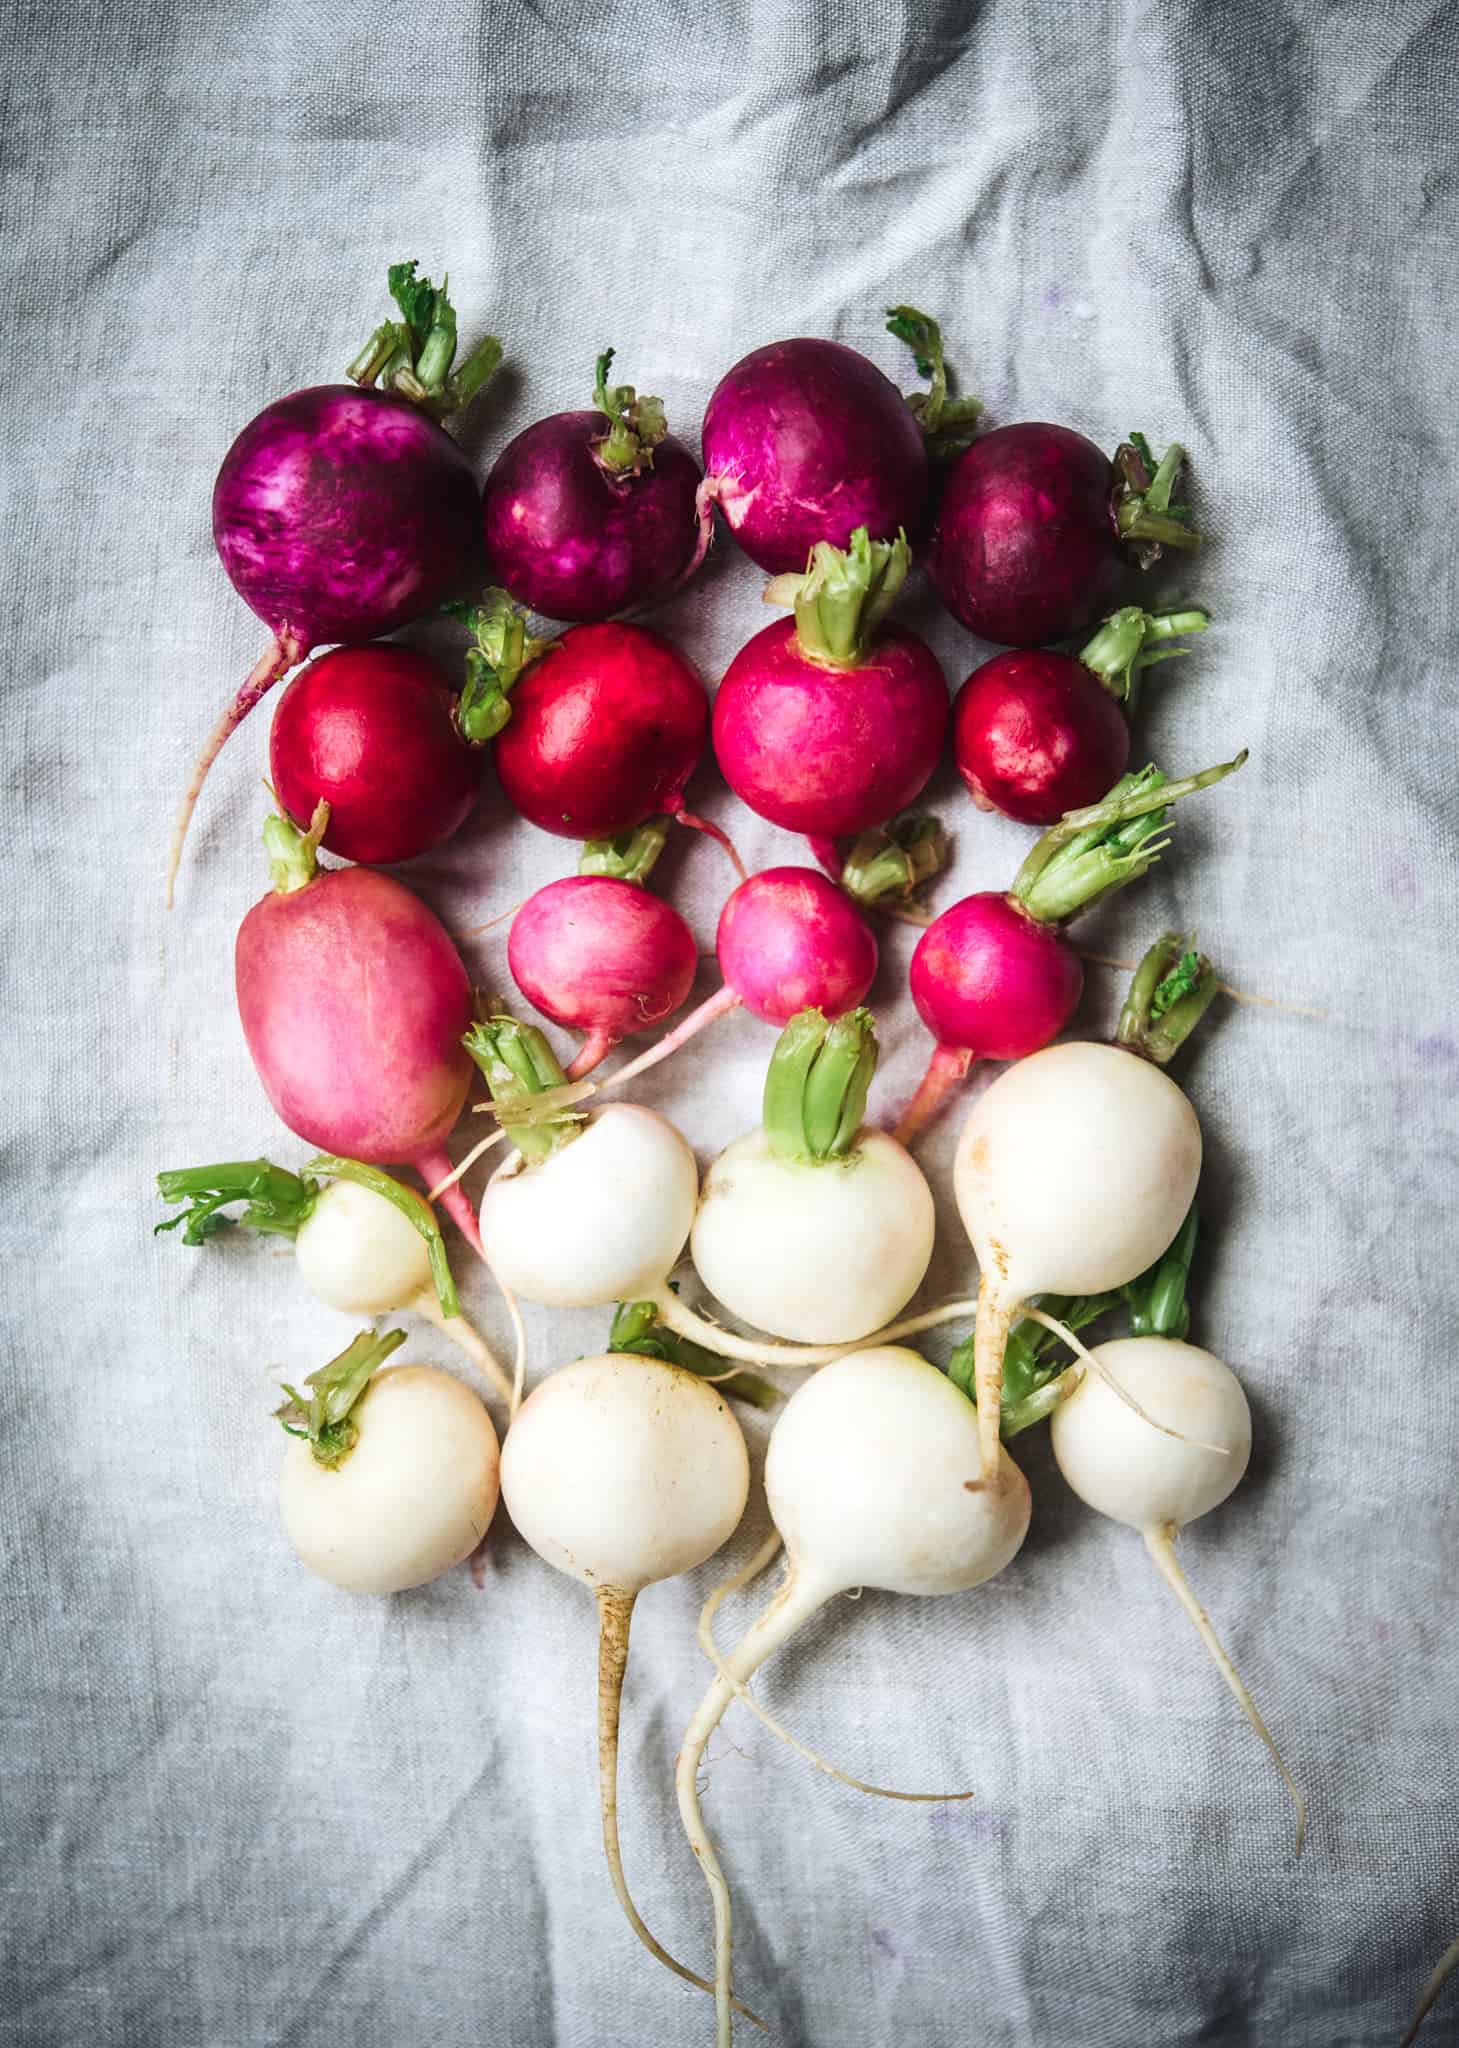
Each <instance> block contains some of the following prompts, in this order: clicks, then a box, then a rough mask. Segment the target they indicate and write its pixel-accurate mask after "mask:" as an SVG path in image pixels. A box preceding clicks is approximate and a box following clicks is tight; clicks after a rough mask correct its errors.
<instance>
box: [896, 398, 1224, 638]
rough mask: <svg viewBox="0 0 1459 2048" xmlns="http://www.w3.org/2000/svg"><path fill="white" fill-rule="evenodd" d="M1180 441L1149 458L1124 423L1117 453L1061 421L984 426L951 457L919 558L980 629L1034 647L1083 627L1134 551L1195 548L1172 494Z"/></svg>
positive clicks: (1141, 559) (1152, 554)
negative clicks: (926, 548)
mask: <svg viewBox="0 0 1459 2048" xmlns="http://www.w3.org/2000/svg"><path fill="white" fill-rule="evenodd" d="M1184 459H1185V454H1184V450H1183V449H1181V448H1180V447H1178V446H1175V445H1172V446H1171V447H1170V448H1169V449H1168V450H1167V451H1166V453H1165V456H1164V457H1163V459H1162V460H1161V461H1160V462H1159V463H1158V464H1157V463H1156V462H1155V460H1154V458H1153V456H1152V455H1151V452H1150V447H1149V444H1148V442H1147V441H1146V440H1145V438H1144V436H1143V435H1141V434H1132V435H1131V436H1130V438H1129V440H1128V441H1127V442H1125V443H1124V444H1123V446H1122V447H1121V448H1120V449H1119V451H1118V453H1117V454H1116V456H1115V459H1114V461H1113V462H1111V461H1110V459H1109V457H1108V456H1107V455H1105V454H1104V453H1103V451H1102V450H1100V449H1099V448H1096V447H1095V445H1094V443H1093V442H1092V441H1086V440H1085V438H1084V436H1083V435H1082V434H1076V433H1073V432H1071V430H1070V429H1069V428H1068V427H1055V426H1049V425H1046V424H1044V423H1042V422H1039V421H1034V420H1028V421H1024V422H1021V423H1020V424H1019V425H1017V426H1010V427H997V428H995V429H994V431H993V432H992V433H991V434H984V435H983V436H982V438H981V439H980V440H977V441H975V442H974V443H973V445H972V446H971V447H970V448H968V449H967V450H966V451H965V452H964V453H963V454H962V455H960V456H959V457H958V459H957V461H956V462H955V463H954V464H953V466H952V469H951V471H950V472H949V474H948V478H947V482H946V484H945V486H944V488H943V493H942V498H941V502H940V504H939V507H938V513H937V524H936V527H935V529H934V531H933V535H932V545H931V549H930V552H929V554H928V558H927V566H928V569H929V571H930V573H931V576H932V581H933V583H934V584H935V585H936V588H937V591H938V594H939V595H940V597H941V598H942V601H943V603H944V604H945V605H946V606H947V608H948V610H949V611H950V612H951V613H952V615H953V617H954V618H956V619H960V620H961V621H962V623H963V625H965V626H966V627H967V628H968V629H969V631H970V632H973V633H976V634H977V635H978V636H979V638H980V639H983V640H994V641H999V642H1001V643H1002V644H1003V645H1004V646H1006V647H1036V646H1040V645H1042V644H1043V643H1044V642H1045V641H1048V640H1064V639H1068V638H1069V637H1070V635H1072V634H1074V633H1079V632H1082V631H1083V630H1084V629H1085V628H1086V627H1087V626H1091V625H1093V623H1094V621H1095V620H1096V619H1097V618H1098V617H1099V616H1100V614H1101V613H1102V612H1106V611H1108V610H1109V608H1110V606H1111V605H1113V604H1116V603H1118V602H1119V599H1120V596H1121V593H1122V591H1123V588H1124V585H1125V582H1126V579H1127V577H1128V575H1129V569H1130V561H1131V558H1132V557H1133V559H1134V560H1135V561H1137V562H1138V563H1139V564H1140V566H1141V567H1142V568H1148V567H1149V566H1150V565H1151V563H1152V562H1154V561H1155V560H1156V559H1157V558H1158V556H1159V555H1160V554H1161V552H1162V550H1163V549H1165V548H1178V549H1181V550H1187V549H1191V548H1194V547H1197V546H1198V545H1199V543H1200V535H1199V534H1198V533H1197V532H1196V530H1195V528H1194V527H1193V525H1192V524H1191V520H1190V514H1189V512H1188V511H1187V509H1186V508H1185V507H1184V506H1183V505H1172V503H1171V501H1170V500H1171V492H1172V490H1173V489H1174V486H1175V481H1176V478H1177V477H1178V475H1179V473H1180V467H1181V464H1182V462H1183V461H1184Z"/></svg>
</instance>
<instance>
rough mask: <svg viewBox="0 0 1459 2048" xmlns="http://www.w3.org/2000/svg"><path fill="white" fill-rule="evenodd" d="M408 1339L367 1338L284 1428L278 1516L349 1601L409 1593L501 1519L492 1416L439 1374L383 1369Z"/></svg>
mask: <svg viewBox="0 0 1459 2048" xmlns="http://www.w3.org/2000/svg"><path fill="white" fill-rule="evenodd" d="M404 1342H405V1332H404V1331H403V1330H389V1331H386V1332H385V1333H384V1334H383V1335H382V1336H376V1335H375V1333H374V1332H373V1331H371V1330H365V1331H362V1332H361V1334H360V1335H359V1336H358V1337H356V1339H355V1341H354V1342H353V1344H351V1345H350V1346H349V1347H348V1349H347V1350H344V1351H342V1352H341V1353H340V1355H339V1357H338V1358H334V1359H331V1360H330V1362H329V1364H328V1365H326V1366H323V1367H321V1369H320V1370H319V1371H318V1372H314V1373H311V1374H310V1375H309V1377H308V1379H307V1380H305V1382H304V1386H303V1388H302V1389H301V1390H299V1391H297V1392H296V1390H295V1389H294V1388H293V1387H290V1386H288V1385H285V1387H284V1393H285V1395H286V1396H287V1399H286V1400H285V1402H284V1404H283V1406H282V1407H281V1408H279V1409H278V1410H277V1419H278V1420H279V1422H281V1423H282V1425H283V1427H284V1428H285V1429H286V1430H287V1431H288V1433H289V1435H290V1436H292V1437H293V1438H294V1439H295V1441H294V1442H293V1443H291V1444H290V1446H289V1449H288V1452H287V1454H286V1456H285V1459H284V1468H283V1471H282V1473H281V1474H280V1479H279V1505H280V1507H281V1509H282V1511H283V1517H284V1527H285V1528H286V1530H287V1531H288V1536H289V1541H290V1543H292V1545H293V1546H294V1550H295V1552H296V1554H297V1555H298V1557H299V1560H300V1562H301V1563H302V1564H305V1565H307V1566H308V1567H309V1569H310V1571H312V1572H316V1573H317V1574H318V1575H319V1577H320V1578H322V1579H328V1580H329V1582H330V1584H331V1585H335V1586H342V1587H343V1588H344V1589H345V1591H346V1592H350V1593H403V1592H406V1591H407V1590H408V1589H409V1588H410V1587H412V1586H423V1585H425V1584H426V1582H427V1581H428V1580H430V1579H436V1578H439V1577H440V1576H441V1574H442V1572H448V1571H450V1569H451V1567H452V1566H453V1565H458V1564H461V1563H462V1562H464V1560H465V1559H466V1558H468V1557H469V1556H470V1555H471V1553H472V1551H473V1550H475V1549H476V1547H477V1545H478V1544H479V1543H480V1542H481V1540H482V1538H483V1537H484V1536H485V1534H486V1532H487V1530H488V1528H489V1527H490V1526H491V1519H492V1516H493V1515H494V1514H495V1513H496V1504H497V1496H498V1491H499V1476H498V1475H499V1466H500V1457H499V1454H498V1449H497V1436H496V1431H495V1430H494V1429H493V1428H492V1423H491V1417H490V1416H489V1415H488V1414H487V1412H486V1410H485V1409H484V1408H483V1407H482V1405H481V1403H480V1401H478V1400H477V1398H476V1396H475V1394H473V1393H472V1392H471V1390H470V1388H469V1387H463V1386H462V1384H461V1382H460V1380H457V1379H452V1377H451V1375H450V1374H449V1373H445V1372H440V1371H439V1370H438V1369H437V1368H436V1367H435V1366H433V1365H392V1366H388V1367H386V1369H385V1370H384V1371H383V1372H382V1371H380V1370H378V1368H379V1367H380V1366H381V1365H382V1364H384V1361H385V1360H386V1359H387V1358H388V1357H389V1356H390V1354H391V1352H392V1351H394V1350H396V1349H397V1348H398V1347H399V1346H400V1345H401V1344H403V1343H404Z"/></svg>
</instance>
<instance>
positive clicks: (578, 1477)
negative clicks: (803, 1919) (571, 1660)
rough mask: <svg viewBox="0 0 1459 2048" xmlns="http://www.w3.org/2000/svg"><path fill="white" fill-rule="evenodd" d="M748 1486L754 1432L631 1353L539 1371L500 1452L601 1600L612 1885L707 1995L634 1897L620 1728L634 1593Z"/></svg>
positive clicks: (510, 1502)
mask: <svg viewBox="0 0 1459 2048" xmlns="http://www.w3.org/2000/svg"><path fill="white" fill-rule="evenodd" d="M749 1484H750V1461H749V1456H748V1454H747V1452H746V1450H745V1439H744V1437H743V1435H742V1434H741V1432H740V1426H739V1424H738V1423H737V1422H736V1421H735V1418H734V1416H733V1415H732V1414H731V1413H730V1411H729V1409H728V1408H727V1407H726V1405H725V1403H724V1401H723V1400H722V1399H721V1397H720V1396H719V1395H718V1394H717V1393H716V1392H715V1390H714V1389H713V1388H712V1387H709V1386H706V1385H705V1383H704V1381H703V1380H701V1379H698V1378H696V1377H695V1375H694V1374H693V1373H690V1372H684V1371H681V1370H680V1369H679V1367H677V1366H673V1365H665V1364H663V1363H661V1362H659V1361H658V1360H655V1359H649V1358H641V1357H634V1356H632V1355H629V1354H625V1353H621V1352H620V1353H608V1354H607V1355H603V1356H598V1357H595V1358H580V1359H578V1360H577V1361H576V1362H575V1363H574V1364H572V1365H565V1366H563V1367H562V1368H561V1369H560V1370H559V1371H557V1372H555V1373H552V1374H551V1375H550V1376H549V1377H548V1378H547V1379H545V1380H543V1381H542V1383H541V1384H540V1385H539V1386H538V1387H536V1388H535V1389H534V1390H533V1392H532V1393H531V1394H530V1395H529V1396H528V1398H527V1400H526V1401H525V1402H524V1403H523V1405H522V1409H521V1412H520V1413H519V1414H518V1416H517V1419H516V1421H515V1422H514V1423H513V1425H512V1428H511V1431H510V1433H509V1434H508V1437H507V1441H506V1449H505V1452H504V1454H503V1457H502V1492H503V1494H504V1496H505V1498H506V1503H507V1510H508V1512H509V1514H510V1515H511V1518H512V1520H513V1522H514V1523H515V1524H516V1526H517V1528H518V1530H519V1531H520V1533H521V1534H522V1536H523V1537H525V1539H526V1541H527V1542H528V1543H529V1544H530V1545H531V1547H532V1548H533V1550H535V1551H536V1552H537V1555H538V1556H539V1557H541V1558H544V1559H545V1560H546V1562H547V1563H548V1564H550V1565H551V1566H553V1568H554V1569H555V1570H557V1571H560V1572H564V1573H566V1574H567V1575H568V1577H570V1578H574V1579H578V1580H580V1581H581V1582H582V1583H583V1584H584V1585H586V1586H587V1587H589V1589H590V1590H591V1591H592V1594H593V1596H594V1598H595V1600H596V1601H597V1603H598V1785H599V1797H600V1804H601V1810H602V1823H603V1849H604V1853H605V1855H606V1857H607V1861H608V1869H609V1874H610V1876H611V1878H612V1881H613V1889H614V1891H615V1893H616V1894H617V1897H618V1902H619V1904H620V1905H621V1906H622V1908H623V1911H624V1913H625V1914H626V1916H627V1918H628V1921H629V1924H630V1926H631V1927H632V1928H633V1931H634V1933H635V1934H636V1935H637V1936H638V1938H639V1940H640V1941H641V1942H643V1944H644V1946H645V1947H646V1948H647V1949H648V1950H649V1951H650V1952H651V1953H652V1954H653V1955H655V1956H657V1958H658V1959H659V1961H660V1962H661V1963H664V1964H666V1965H667V1967H668V1968H669V1969H671V1970H672V1971H674V1973H675V1974H676V1975H677V1976H679V1977H682V1978H684V1979H685V1980H686V1982H688V1983H690V1984H696V1985H698V1986H699V1987H700V1989H701V1990H706V1991H707V1990H709V1989H710V1988H711V1987H710V1986H709V1985H708V1984H707V1983H706V1981H705V1980H704V1979H703V1978H702V1977H697V1976H695V1975H694V1974H693V1972H692V1971H689V1970H686V1969H685V1968H684V1966H683V1965H682V1964H681V1963H677V1962H676V1961H675V1960H674V1958H673V1957H672V1956H671V1955H669V1954H668V1953H667V1951H666V1950H664V1949H662V1948H660V1946H659V1944H658V1943H657V1942H656V1941H655V1940H654V1937H653V1936H652V1934H650V1932H649V1930H648V1929H647V1927H645V1925H644V1923H643V1921H642V1919H641V1918H640V1917H639V1914H638V1911H637V1908H636V1907H635V1906H634V1903H633V1900H632V1897H631V1896H630V1894H629V1890H628V1885H627V1881H626V1879H625V1877H624V1874H623V1859H622V1855H621V1853H620V1849H619V1841H618V1726H619V1716H620V1711H621V1707H622V1699H623V1677H624V1671H625V1669H626V1666H627V1662H628V1635H629V1627H630V1624H631V1622H632V1618H633V1609H634V1603H635V1602H636V1600H637V1598H638V1595H639V1594H640V1593H641V1592H642V1591H643V1589H644V1587H645V1586H652V1585H656V1584H657V1583H658V1582H659V1581H660V1580H661V1579H671V1578H674V1577H676V1576H677V1575H678V1574H679V1573H680V1572H688V1571H693V1570H694V1569H695V1567H696V1566H697V1565H701V1564H703V1563H704V1561H705V1559H706V1558H708V1557H712V1556H713V1555H714V1553H715V1551H716V1550H718V1549H719V1548H720V1547H721V1545H723V1544H724V1543H727V1542H728V1541H729V1538H730V1537H731V1536H732V1535H733V1534H734V1532H735V1529H736V1528H737V1527H738V1525H739V1521H740V1517H741V1516H742V1515H743V1513H744V1510H745V1501H746V1497H747V1495H748V1492H749Z"/></svg>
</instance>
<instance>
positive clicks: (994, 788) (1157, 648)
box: [952, 605, 1211, 825]
mask: <svg viewBox="0 0 1459 2048" xmlns="http://www.w3.org/2000/svg"><path fill="white" fill-rule="evenodd" d="M1210 623H1211V621H1210V617H1209V614H1208V613H1206V612H1203V611H1197V610H1195V609H1194V608H1191V609H1187V610H1184V611H1172V612H1146V611H1141V609H1140V608H1139V606H1138V605H1126V606H1125V607H1124V609H1123V610H1122V611H1118V612H1115V613H1113V614H1112V615H1111V616H1110V617H1109V618H1108V619H1106V620H1105V621H1104V623H1103V624H1102V625H1101V627H1100V629H1099V631H1098V632H1097V633H1096V634H1095V636H1094V638H1093V639H1092V640H1091V641H1090V642H1089V644H1088V646H1087V647H1085V648H1084V649H1083V650H1082V651H1081V653H1080V654H1079V655H1078V656H1077V657H1076V656H1074V655H1072V654H1060V653H1059V652H1058V651H1057V650H1056V649H1054V648H1051V647H1037V648H1015V649H1010V650H1009V651H1008V652H1007V653H1004V654H995V655H994V656H993V657H992V659H991V660H989V661H985V662H984V663H983V664H982V666H981V667H980V668H975V669H974V670H973V672H972V674H971V675H970V676H969V677H968V679H967V681H966V682H965V683H964V684H963V686H962V688H961V689H960V690H959V691H958V693H957V696H956V698H955V699H954V700H953V707H952V754H953V760H954V762H955V763H956V766H957V772H958V774H959V775H960V776H961V777H962V779H963V781H964V782H965V783H966V784H967V787H968V790H969V793H970V794H971V796H972V799H973V801H974V803H976V804H977V805H978V806H979V807H980V809H982V810H987V811H1001V812H1002V813H1003V815H1004V816H1005V817H1007V818H1017V819H1018V820H1019V822H1020V823H1021V824H1024V825H1052V824H1053V823H1054V822H1055V821H1056V820H1057V819H1059V818H1061V817H1062V816H1063V815H1064V813H1065V812H1066V811H1074V810H1079V809H1081V808H1082V807H1083V806H1084V805H1085V804H1092V803H1097V802H1098V800H1099V798H1100V797H1101V796H1103V795H1104V793H1105V791H1106V790H1108V789H1111V788H1113V786H1114V784H1115V783H1116V782H1117V781H1118V780H1119V778H1120V776H1121V775H1123V774H1124V772H1125V769H1126V768H1127V766H1128V765H1129V759H1130V728H1129V719H1130V717H1131V715H1132V713H1133V711H1134V706H1135V700H1136V698H1137V696H1138V693H1139V677H1140V674H1141V672H1142V671H1143V670H1144V669H1147V668H1149V667H1151V666H1152V664H1153V663H1155V662H1158V661H1168V660H1169V659H1170V658H1171V657H1172V656H1174V655H1179V654H1185V653H1187V652H1188V651H1189V650H1188V649H1186V648H1184V647H1174V646H1172V645H1171V644H1170V642H1171V641H1172V640H1173V639H1174V638H1175V636H1176V635H1178V634H1182V633H1200V632H1203V631H1204V630H1205V628H1206V627H1207V626H1208V625H1209V624H1210Z"/></svg>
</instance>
